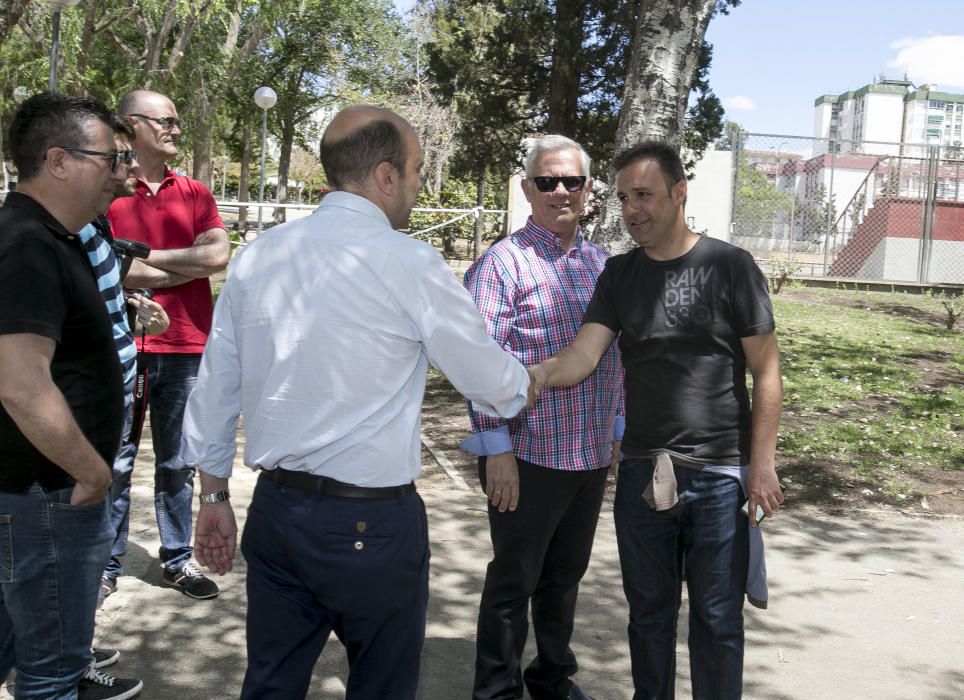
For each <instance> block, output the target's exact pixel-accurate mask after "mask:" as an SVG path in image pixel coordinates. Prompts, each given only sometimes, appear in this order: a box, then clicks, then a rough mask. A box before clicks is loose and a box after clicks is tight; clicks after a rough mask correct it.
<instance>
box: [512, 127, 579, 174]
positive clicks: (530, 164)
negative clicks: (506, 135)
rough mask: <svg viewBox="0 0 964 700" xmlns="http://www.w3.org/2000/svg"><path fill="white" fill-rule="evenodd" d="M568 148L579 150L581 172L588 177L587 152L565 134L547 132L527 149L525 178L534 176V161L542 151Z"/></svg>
mask: <svg viewBox="0 0 964 700" xmlns="http://www.w3.org/2000/svg"><path fill="white" fill-rule="evenodd" d="M570 149H571V150H573V151H578V152H579V155H580V156H581V157H582V169H583V172H582V174H583V175H585V176H586V177H588V176H589V154H588V153H586V149H584V148H583V147H582V146H580V145H579V144H578V143H576V142H575V141H573V140H572V139H570V138H567V137H565V136H560V135H559V134H548V135H547V136H540V137H539V138H537V139H536V140H535V141H533V142H532V147H531V148H530V149H529V155H527V156H526V178H527V179H532V178H533V177H535V175H536V173H535V172H534V171H535V167H536V163H537V162H539V158H540V156H542V154H543V153H550V152H552V151H568V150H570Z"/></svg>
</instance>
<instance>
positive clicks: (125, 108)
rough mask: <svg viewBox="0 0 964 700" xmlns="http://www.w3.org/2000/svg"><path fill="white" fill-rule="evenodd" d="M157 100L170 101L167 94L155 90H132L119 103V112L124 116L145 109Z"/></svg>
mask: <svg viewBox="0 0 964 700" xmlns="http://www.w3.org/2000/svg"><path fill="white" fill-rule="evenodd" d="M156 102H164V103H167V102H170V98H168V96H167V95H163V94H161V93H159V92H154V91H153V90H131V91H130V92H128V93H127V94H125V95H124V96H123V97H121V98H120V102H118V103H117V113H118V114H120V115H122V116H127V115H129V114H134V113H135V112H140V111H143V110H144V108H145V107H146V106H148V105H151V104H153V103H156Z"/></svg>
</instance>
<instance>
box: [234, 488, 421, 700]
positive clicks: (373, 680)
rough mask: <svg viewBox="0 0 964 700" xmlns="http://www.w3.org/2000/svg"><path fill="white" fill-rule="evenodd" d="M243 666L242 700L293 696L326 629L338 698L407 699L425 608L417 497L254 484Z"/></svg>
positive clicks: (246, 541)
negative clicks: (338, 670) (335, 659)
mask: <svg viewBox="0 0 964 700" xmlns="http://www.w3.org/2000/svg"><path fill="white" fill-rule="evenodd" d="M241 552H242V553H243V554H244V558H245V560H246V561H247V563H248V577H247V592H248V616H247V643H248V668H247V673H245V676H244V685H243V687H242V689H241V700H294V699H295V698H304V697H305V696H306V694H307V692H308V686H309V683H310V681H311V671H312V669H313V668H314V665H315V662H316V661H317V660H318V656H319V654H321V651H322V649H323V648H324V646H325V643H326V642H327V641H328V637H329V635H330V634H331V632H332V631H334V633H335V635H337V637H338V639H339V640H341V642H342V644H344V646H345V651H346V653H347V655H348V668H349V670H348V683H347V689H346V693H345V697H346V699H347V700H386V699H388V698H390V699H391V700H415V697H416V693H417V688H418V675H419V665H420V661H421V653H422V644H423V642H424V640H425V613H426V610H427V607H428V571H429V547H428V522H427V520H426V517H425V505H424V504H423V503H422V499H421V497H420V496H419V495H418V494H417V493H412V494H409V495H407V496H403V497H401V498H386V499H377V500H366V499H357V498H333V497H324V496H317V495H315V494H310V493H305V492H303V491H298V490H295V489H292V488H289V487H286V486H282V485H279V484H276V483H274V482H273V481H270V480H268V479H263V478H261V479H258V485H257V487H255V490H254V496H253V498H252V500H251V506H250V508H249V509H248V520H247V522H246V523H245V526H244V534H243V535H242V537H241Z"/></svg>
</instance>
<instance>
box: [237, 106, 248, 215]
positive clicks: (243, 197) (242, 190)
mask: <svg viewBox="0 0 964 700" xmlns="http://www.w3.org/2000/svg"><path fill="white" fill-rule="evenodd" d="M250 173H251V110H247V109H246V110H244V115H243V116H242V117H241V175H240V178H239V180H238V201H239V202H249V201H251V191H250V190H251V183H250V177H251V175H250ZM247 220H248V208H247V207H239V208H238V224H239V226H240V230H241V231H244V224H245V222H247Z"/></svg>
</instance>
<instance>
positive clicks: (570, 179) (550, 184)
mask: <svg viewBox="0 0 964 700" xmlns="http://www.w3.org/2000/svg"><path fill="white" fill-rule="evenodd" d="M587 179H588V178H587V177H586V176H585V175H563V176H561V177H556V176H551V177H550V176H547V175H540V176H539V177H534V178H532V181H533V182H534V183H536V189H537V190H539V191H540V192H554V191H555V189H556V187H558V186H559V183H560V182H561V183H562V186H563V187H565V188H566V192H579V191H580V190H582V188H583V187H585V186H586V180H587Z"/></svg>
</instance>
